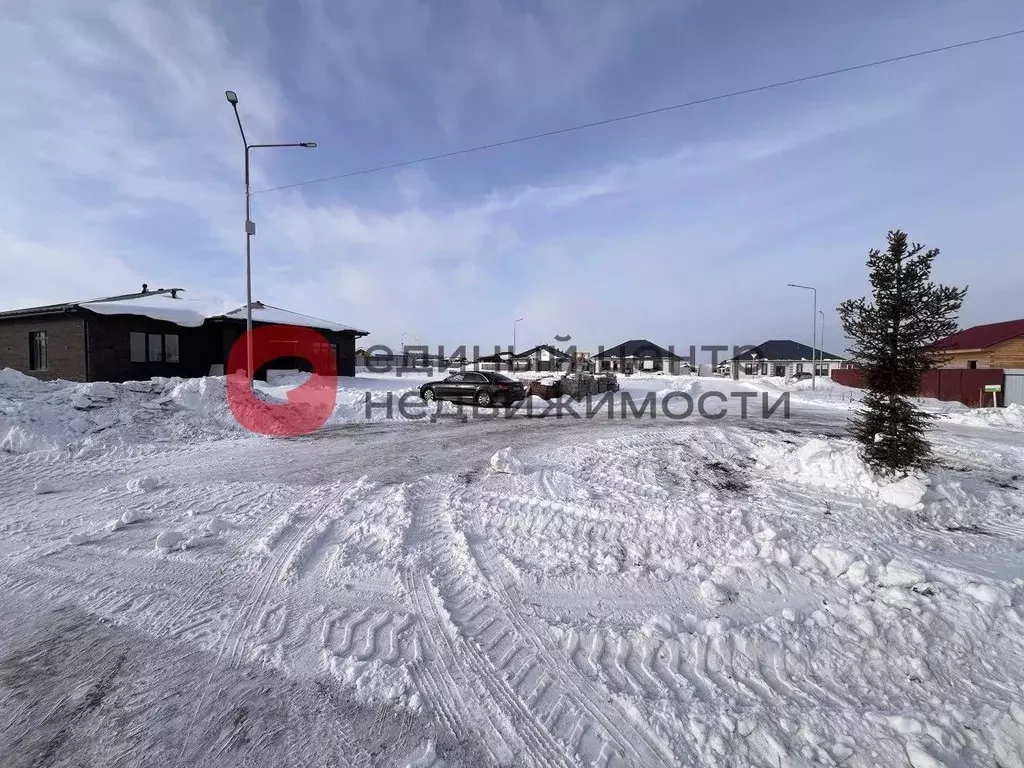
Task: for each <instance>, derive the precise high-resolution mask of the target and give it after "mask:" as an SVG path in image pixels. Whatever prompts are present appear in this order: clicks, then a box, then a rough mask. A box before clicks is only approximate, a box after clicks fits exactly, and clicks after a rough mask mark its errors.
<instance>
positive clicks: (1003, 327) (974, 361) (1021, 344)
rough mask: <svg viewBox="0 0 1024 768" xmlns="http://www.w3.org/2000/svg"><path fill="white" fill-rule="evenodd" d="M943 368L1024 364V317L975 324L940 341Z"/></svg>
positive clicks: (1001, 366)
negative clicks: (943, 354) (1021, 318)
mask: <svg viewBox="0 0 1024 768" xmlns="http://www.w3.org/2000/svg"><path fill="white" fill-rule="evenodd" d="M935 347H936V348H937V349H939V350H941V351H942V352H943V353H945V360H944V361H943V362H942V363H941V364H940V365H941V367H943V368H1024V320H1008V321H1006V322H1002V323H989V324H988V325H975V326H973V327H971V328H967V329H965V330H962V331H960V332H959V333H954V334H953V335H952V336H947V337H946V338H944V339H942V340H941V341H938V342H937V343H936V344H935Z"/></svg>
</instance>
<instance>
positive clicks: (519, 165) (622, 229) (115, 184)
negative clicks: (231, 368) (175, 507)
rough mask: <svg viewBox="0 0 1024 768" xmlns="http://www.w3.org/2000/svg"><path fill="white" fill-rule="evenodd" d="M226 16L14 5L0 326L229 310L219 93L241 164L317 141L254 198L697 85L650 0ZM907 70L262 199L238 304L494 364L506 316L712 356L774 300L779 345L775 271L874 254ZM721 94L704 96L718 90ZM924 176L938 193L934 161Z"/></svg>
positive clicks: (909, 117) (933, 98)
mask: <svg viewBox="0 0 1024 768" xmlns="http://www.w3.org/2000/svg"><path fill="white" fill-rule="evenodd" d="M240 8H241V6H238V7H234V8H232V7H231V4H230V3H229V4H228V5H223V6H221V5H218V6H215V7H214V6H210V5H209V4H208V3H205V2H201V1H200V0H181V2H176V3H172V4H163V5H159V4H158V5H154V4H152V3H148V2H144V1H143V0H113V2H110V3H76V2H71V1H70V0H63V1H59V0H55V2H53V3H48V4H46V6H45V8H44V7H43V6H41V5H40V4H38V3H31V2H28V0H23V1H22V2H16V3H14V4H11V6H10V9H9V11H8V10H5V13H6V14H7V16H6V18H5V24H4V25H3V26H2V27H0V65H2V66H0V119H2V120H3V121H4V131H5V138H4V142H3V143H2V144H0V152H2V153H3V161H4V165H5V170H6V172H5V174H3V175H2V176H0V305H2V306H5V307H10V306H16V305H24V304H27V303H34V302H45V301H58V300H65V299H69V298H72V299H73V298H80V297H82V296H92V295H101V294H104V293H117V292H121V291H125V290H131V289H133V288H134V287H136V286H137V285H139V284H140V283H141V282H143V281H145V282H148V283H150V284H151V285H156V284H161V285H167V284H178V285H182V286H184V287H186V288H193V289H203V290H207V291H212V292H215V293H218V294H221V295H224V296H225V298H228V299H234V300H235V301H239V297H240V294H241V288H242V287H243V286H244V282H243V279H242V263H243V261H242V255H243V253H244V251H243V248H244V242H245V240H244V235H243V232H242V206H243V204H244V200H243V196H242V185H241V170H242V169H241V166H242V147H241V140H240V138H239V136H238V133H237V130H238V129H237V125H236V124H235V120H234V116H233V114H232V111H231V109H230V108H229V107H228V105H227V103H226V102H225V101H224V97H223V91H224V89H225V88H233V89H235V90H236V91H238V93H239V95H240V97H241V99H242V103H241V110H242V114H243V119H244V121H245V126H246V130H247V132H248V135H249V136H250V138H251V139H252V140H255V141H276V140H289V139H292V138H295V139H304V138H307V136H308V137H311V138H316V139H319V140H320V141H321V146H320V148H318V149H317V150H315V151H314V152H305V151H303V152H299V151H293V150H282V151H278V150H266V151H263V150H259V151H256V152H254V153H253V169H252V170H253V182H254V187H255V188H256V189H260V188H265V187H272V186H277V185H280V184H283V183H287V182H289V181H293V180H297V179H303V178H312V177H321V176H326V175H330V174H332V173H335V172H341V171H345V170H349V169H352V168H358V167H366V166H372V165H375V164H378V163H386V162H389V161H393V160H396V159H402V158H404V157H408V156H415V155H418V154H431V153H433V152H436V151H438V150H442V151H443V150H444V149H449V148H457V147H459V146H462V145H465V144H473V143H477V142H480V141H487V140H490V139H492V138H505V137H507V136H510V135H515V134H516V133H520V132H532V131H534V130H537V129H538V128H540V129H543V128H546V127H557V126H560V125H566V124H572V123H575V122H582V121H585V120H586V119H588V118H589V117H590V116H604V115H607V114H616V113H620V112H624V111H630V109H632V108H634V107H635V102H634V100H633V90H634V89H642V88H645V87H648V88H649V90H648V91H645V98H648V99H654V98H655V97H656V102H655V103H659V102H660V103H664V102H667V101H671V100H673V99H677V100H678V98H679V94H678V93H677V92H676V91H675V90H674V87H675V86H674V83H673V82H672V81H673V80H674V79H675V78H676V75H675V74H673V73H674V72H675V70H673V69H672V67H673V66H678V67H681V68H682V66H683V63H686V62H689V63H690V64H693V62H698V63H702V64H704V63H707V62H708V61H713V59H707V58H706V57H705V58H699V57H698V56H697V54H696V53H693V54H692V56H693V59H692V60H691V59H690V58H688V57H690V56H691V51H690V49H686V50H682V49H680V51H676V50H675V49H671V50H670V49H665V50H663V51H660V52H659V50H658V49H652V50H647V49H646V48H645V49H643V50H640V48H641V47H642V46H641V42H638V41H645V40H647V38H646V37H645V35H648V34H653V33H654V32H657V31H658V28H659V27H660V26H662V25H664V26H666V31H665V34H664V35H663V36H662V37H661V38H660V39H661V41H662V42H663V43H664V42H665V41H666V40H668V41H669V42H671V40H670V38H672V35H673V34H675V33H674V32H672V30H675V31H677V32H678V31H680V30H682V31H687V30H688V29H689V27H688V26H687V25H688V24H690V23H691V19H692V18H694V14H693V11H692V9H691V8H690V6H689V5H687V6H685V7H684V6H680V5H679V4H675V3H669V2H662V1H661V0H659V1H658V2H654V3H644V4H641V5H640V6H637V7H635V8H634V7H632V6H627V5H624V4H622V3H619V2H615V1H614V0H599V2H594V3H580V4H574V3H554V4H551V3H544V4H540V3H538V4H536V5H535V6H532V7H531V6H522V5H518V4H510V3H501V2H497V1H496V0H481V1H480V2H476V1H475V0H473V1H470V0H462V2H461V3H460V4H455V5H447V4H436V3H428V2H426V1H425V0H396V3H395V4H387V6H386V7H385V6H384V5H381V4H374V3H364V2H358V1H357V0H345V2H338V3H333V2H330V3H329V2H326V0H302V2H301V3H299V4H298V6H297V10H291V11H289V13H288V14H287V15H282V14H281V8H280V7H278V6H273V5H257V6H255V7H253V8H248V10H247V12H246V13H241V12H239V9H240ZM699 10H700V9H698V11H699ZM706 10H707V9H705V11H706ZM584 11H585V12H584ZM696 16H697V17H699V16H700V13H697V14H696ZM669 22H671V24H669ZM652 30H653V32H652ZM670 33H671V34H670ZM680 34H681V33H680ZM666 35H667V37H666ZM698 36H699V35H698ZM693 37H694V35H689V37H688V38H687V39H690V40H692V39H693ZM702 50H703V49H702ZM677 53H678V57H677V58H672V57H673V56H675V55H676V54H677ZM727 53H728V51H727ZM702 55H704V54H703V53H702ZM723 55H725V54H723ZM651 56H654V58H650V57H651ZM658 56H665V57H667V58H665V59H664V61H662V59H659V58H657V57H658ZM638 61H639V62H641V64H642V66H641V65H640V64H637V62H638ZM670 65H671V66H670ZM631 67H632V68H631ZM702 71H704V70H702V69H700V67H697V69H693V68H692V67H690V68H688V69H685V71H684V69H680V70H679V74H680V77H682V76H684V75H685V77H686V78H693V77H695V75H694V72H702ZM921 71H922V72H923V74H921V75H920V76H918V77H914V78H908V79H905V80H899V81H896V80H894V81H893V82H892V83H890V84H888V85H887V86H886V88H885V89H879V88H878V87H877V86H878V83H879V82H880V80H864V81H863V82H860V81H857V82H847V81H843V82H839V81H836V82H830V83H828V84H827V85H828V87H826V84H825V83H824V82H822V83H819V84H816V85H815V86H814V87H813V88H811V87H810V86H808V87H807V88H803V87H801V88H800V89H796V90H794V91H790V92H785V93H784V92H783V91H781V90H780V91H778V92H773V93H772V94H771V95H770V98H769V95H768V94H765V95H764V97H763V98H761V97H758V98H757V99H752V100H747V101H742V100H738V99H737V100H734V101H730V102H729V103H728V104H725V103H723V104H722V105H719V106H716V107H708V108H706V109H705V108H696V109H694V110H684V111H682V112H679V113H673V115H674V116H665V117H664V118H655V119H651V120H649V121H637V122H635V123H630V124H623V125H622V126H619V127H617V128H616V131H615V132H602V131H600V130H599V131H597V132H583V133H579V134H571V135H567V136H565V137H561V138H559V139H557V140H551V141H549V140H541V141H538V142H532V143H529V144H523V145H519V146H518V147H515V148H509V149H508V150H501V151H495V152H483V153H478V154H475V155H471V156H465V157H464V158H458V159H455V160H452V161H443V162H439V163H435V164H425V165H422V166H416V167H410V168H405V169H402V170H401V171H398V172H395V173H383V174H377V175H373V176H365V177H353V178H350V179H346V180H344V181H343V182H337V183H329V184H320V185H312V186H306V187H297V188H293V189H288V190H284V191H280V192H274V193H267V194H259V195H256V196H255V197H254V198H253V218H254V219H255V221H256V222H257V225H258V234H257V236H256V238H255V239H254V240H253V242H252V245H253V263H254V286H255V297H256V298H258V299H262V300H264V301H268V302H270V303H273V304H277V305H281V306H290V307H295V308H296V309H299V310H301V311H306V312H310V313H311V314H315V315H319V316H323V317H330V318H333V319H337V320H339V321H340V322H345V323H349V324H352V325H357V326H360V327H366V328H369V329H370V330H372V331H373V332H374V334H373V340H374V341H377V340H381V341H384V342H390V343H396V342H397V339H398V337H399V336H400V334H401V333H402V332H407V333H415V334H416V335H418V336H419V337H420V338H422V339H424V340H429V341H430V343H445V344H449V345H450V344H452V343H466V344H473V343H480V344H484V345H490V344H493V343H495V341H499V342H500V341H503V340H505V339H506V337H507V336H509V335H510V332H509V330H508V326H509V324H510V318H514V317H518V316H520V315H523V316H526V317H527V319H526V320H524V321H523V323H522V324H520V326H519V330H520V335H521V339H530V340H531V341H543V340H545V339H550V338H552V337H553V335H554V334H555V333H571V334H573V336H574V339H577V340H579V342H580V344H581V345H584V346H594V347H596V345H598V344H611V343H617V342H619V341H622V340H623V338H628V337H633V336H637V337H643V336H647V337H651V338H652V340H654V341H658V342H659V343H665V344H669V343H690V342H688V341H686V340H687V339H694V337H696V339H694V342H693V343H701V342H704V341H705V340H707V339H708V338H709V337H716V336H717V335H719V334H720V333H723V331H716V330H715V329H714V328H708V327H707V324H708V322H709V321H708V320H707V318H708V317H709V316H715V317H723V318H724V320H723V321H722V322H723V323H725V324H727V325H729V327H730V328H739V327H741V326H742V325H743V324H744V323H746V324H747V325H749V324H751V323H755V320H754V318H753V316H752V313H751V312H749V311H741V312H739V313H737V314H736V316H735V317H732V316H731V315H730V314H729V313H728V312H725V313H722V311H721V307H722V306H726V307H731V306H732V304H733V303H738V304H739V305H740V306H742V307H747V306H762V305H765V304H767V306H768V307H769V310H767V311H766V312H765V316H764V317H763V318H762V317H760V316H758V317H757V320H756V323H755V324H756V326H757V328H758V331H759V332H760V331H761V330H766V329H767V328H769V327H771V328H778V329H779V330H778V334H779V335H785V334H786V328H787V327H788V325H787V323H788V322H789V318H790V316H791V315H792V316H795V310H791V309H790V305H791V304H792V303H793V302H792V301H791V297H790V298H783V299H777V298H775V295H774V293H772V291H775V290H776V289H775V288H774V287H772V286H774V285H775V284H776V283H780V282H781V284H782V285H784V283H785V282H786V281H787V280H785V279H783V280H781V281H780V279H779V275H776V274H773V273H772V271H771V270H772V269H774V270H776V271H782V270H789V271H794V270H797V269H799V270H800V271H801V274H802V275H803V274H806V273H810V276H809V277H807V278H806V279H812V278H814V279H818V280H820V281H821V283H822V285H823V293H824V291H825V288H824V286H826V285H827V284H828V283H827V281H829V280H834V281H835V285H837V286H838V287H837V288H836V290H839V289H840V288H841V289H844V290H845V286H846V285H847V284H848V283H849V281H850V275H851V274H852V272H851V271H850V270H851V269H852V268H850V267H845V266H844V267H842V268H839V267H832V268H831V272H829V271H828V270H827V269H826V268H825V267H822V266H821V264H822V263H826V262H827V260H826V259H823V258H821V257H820V256H819V255H818V254H820V253H822V252H825V253H831V250H830V249H834V248H835V245H834V243H833V242H830V240H831V238H832V237H833V233H834V232H840V233H842V234H849V233H851V232H854V231H855V230H858V231H859V230H860V229H863V228H865V227H867V226H870V227H872V228H874V227H877V228H878V230H879V232H884V226H885V225H887V224H890V222H888V221H884V222H883V219H887V218H891V217H892V216H893V215H894V211H899V210H902V209H901V208H900V206H901V205H903V202H904V201H903V200H898V201H897V202H895V203H894V196H895V195H896V194H897V187H898V185H896V184H894V183H889V184H886V185H883V187H882V193H884V194H882V193H880V192H879V189H878V188H877V187H878V182H877V175H876V174H879V173H880V172H884V171H885V170H886V168H885V166H886V164H890V165H893V166H894V167H895V166H897V165H898V164H899V163H900V162H901V161H902V156H910V155H911V154H913V151H914V150H915V148H916V147H917V145H918V144H921V143H922V140H921V139H919V138H918V137H923V139H924V140H928V139H931V140H933V141H938V140H939V139H938V138H932V137H938V136H939V135H940V132H941V129H942V127H943V126H942V125H941V124H939V123H936V122H935V120H934V114H935V113H934V110H935V109H936V104H938V103H939V102H945V101H946V100H947V98H948V97H949V96H950V91H949V76H948V72H945V71H940V70H939V69H938V68H934V67H932V68H928V69H924V68H922V70H921ZM652 73H653V74H652ZM714 74H715V73H714V72H711V71H710V70H708V83H707V85H706V86H702V87H705V88H707V89H709V90H712V91H713V90H714V88H715V87H716V84H717V82H718V81H714V80H713V78H712V75H714ZM655 75H657V76H655ZM887 77H888V75H887ZM964 78H965V80H966V79H967V78H966V75H965V76H964ZM653 81H658V82H660V83H662V84H664V83H666V82H667V83H668V84H669V86H672V88H669V90H666V91H658V90H657V89H656V87H655V86H654V85H652V84H651V83H652V82H653ZM858 83H859V84H858ZM960 86H961V87H963V88H972V89H973V90H972V95H974V96H975V98H976V100H977V105H976V110H977V111H979V112H981V111H984V105H985V104H988V105H989V107H990V109H989V113H991V114H993V115H996V114H997V111H993V110H992V108H991V102H990V101H987V100H986V99H988V98H989V97H988V96H986V95H985V94H986V93H987V91H986V90H985V89H984V88H980V89H979V88H977V87H975V86H973V85H972V84H970V83H966V84H963V83H961V84H960ZM939 88H943V89H944V90H942V91H941V94H942V96H943V99H941V100H940V99H938V98H937V95H936V94H937V93H940V91H939V90H938V89H939ZM924 115H927V116H928V119H929V121H930V122H929V123H928V125H927V131H926V132H922V131H923V130H924V128H925V124H924V122H923V119H922V116H924ZM1009 117H1010V116H1009V115H1003V122H1002V123H997V122H993V123H991V125H1000V124H1005V125H1008V126H1009V125H1012V124H1013V121H1012V120H1010V119H1008V118H1009ZM990 130H991V129H990ZM307 131H308V133H307ZM962 143H963V142H961V144H962ZM886 147H890V148H891V149H889V150H888V152H889V154H888V155H885V156H884V160H883V159H882V157H883V154H884V153H883V150H884V148H886ZM901 153H902V154H901ZM933 154H934V153H933ZM929 162H931V161H930V160H929ZM873 164H877V166H878V167H874V165H873ZM913 169H914V166H910V165H907V166H906V168H904V169H903V170H902V171H901V172H902V173H904V174H907V173H909V172H910V171H912V170H913ZM925 170H926V171H927V172H928V173H930V174H932V175H933V177H934V176H937V175H941V167H939V166H937V165H935V163H934V162H931V165H928V166H927V167H926V168H925ZM917 172H918V174H920V172H921V168H920V167H917ZM918 177H920V176H918ZM931 194H932V197H935V195H936V194H937V193H934V192H932V193H931ZM905 197H906V198H907V199H908V200H910V198H912V197H914V196H911V195H906V196H905ZM911 203H912V200H910V202H908V203H907V210H911V208H910V204H911ZM944 204H949V201H948V200H946V201H944ZM977 204H978V205H981V202H980V198H979V201H978V203H977ZM914 213H915V214H916V212H914ZM922 215H923V214H922ZM929 215H931V216H932V218H933V219H934V217H935V215H936V214H929ZM1005 215H1009V214H1005ZM961 224H963V222H962V221H961ZM964 226H966V225H964ZM872 231H873V230H872ZM859 243H860V241H856V248H855V249H854V250H855V251H856V254H858V255H857V258H856V260H855V261H857V263H856V264H855V268H856V269H857V270H861V268H862V259H861V258H860V256H859V254H860V253H861V251H860V244H859ZM940 244H941V243H940ZM833 273H834V277H833V276H830V275H832V274H833ZM815 275H816V277H815ZM801 279H803V278H801ZM722 282H729V283H730V285H731V287H730V288H729V289H728V290H729V296H730V299H729V301H727V302H725V303H724V304H720V303H719V301H720V300H719V299H718V298H716V297H717V296H718V294H719V292H720V291H722V290H723V288H722V287H721V286H720V285H719V283H722ZM702 324H703V327H702ZM731 332H732V331H730V333H731ZM711 340H712V341H717V340H718V339H717V338H712V339H711ZM726 341H727V342H729V343H731V342H732V341H735V340H734V339H731V338H730V339H727V340H726ZM738 341H750V339H738Z"/></svg>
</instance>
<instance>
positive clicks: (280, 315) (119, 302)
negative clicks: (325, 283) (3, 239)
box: [0, 288, 369, 336]
mask: <svg viewBox="0 0 1024 768" xmlns="http://www.w3.org/2000/svg"><path fill="white" fill-rule="evenodd" d="M184 293H185V291H184V290H183V289H181V288H160V289H157V290H154V291H145V292H142V293H126V294H122V295H120V296H107V297H105V298H99V299H90V300H88V301H78V302H67V303H64V304H48V305H45V306H40V307H27V308H25V309H15V310H10V311H8V312H0V319H3V318H8V317H20V316H28V315H40V314H55V313H60V312H72V311H74V310H76V309H84V310H87V311H89V312H94V313H96V314H98V315H141V316H144V317H149V318H152V319H154V320H163V321H166V322H169V323H174V324H175V325H181V326H184V327H187V328H197V327H199V326H201V325H202V324H203V323H205V322H206V321H207V320H213V321H223V320H232V321H234V320H241V321H244V320H245V319H246V312H245V305H244V304H243V305H242V306H241V307H237V306H232V305H230V304H226V303H224V302H221V301H215V300H209V299H201V298H193V297H191V296H183V295H182V294H184ZM252 319H253V322H256V323H267V324H273V325H295V326H302V327H308V328H317V329H319V330H325V331H335V332H345V331H348V332H351V333H354V334H355V335H357V336H366V335H368V333H369V332H368V331H363V330H360V329H358V328H352V327H351V326H348V325H342V324H340V323H335V322H332V321H330V320H324V319H322V318H318V317H311V316H310V315H303V314H300V313H298V312H291V311H289V310H286V309H281V308H280V307H274V306H271V305H269V304H263V303H262V302H259V301H254V302H253V303H252Z"/></svg>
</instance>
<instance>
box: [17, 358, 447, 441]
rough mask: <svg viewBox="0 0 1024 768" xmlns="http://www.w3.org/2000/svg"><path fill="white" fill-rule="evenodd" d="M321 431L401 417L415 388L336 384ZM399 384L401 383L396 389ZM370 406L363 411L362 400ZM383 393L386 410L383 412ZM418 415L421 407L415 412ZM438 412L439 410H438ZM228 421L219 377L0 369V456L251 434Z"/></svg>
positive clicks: (268, 394) (275, 396)
mask: <svg viewBox="0 0 1024 768" xmlns="http://www.w3.org/2000/svg"><path fill="white" fill-rule="evenodd" d="M304 380H305V376H304V375H298V376H284V377H278V378H276V379H274V380H273V382H272V383H270V384H266V383H263V382H257V384H256V388H255V392H256V396H257V400H256V403H255V404H254V405H253V407H254V408H261V407H266V408H268V410H269V407H270V406H272V405H274V404H276V403H284V402H286V399H287V394H288V392H289V391H290V390H291V389H293V388H294V387H295V386H297V385H299V384H301V383H302V381H304ZM341 381H342V382H343V383H342V386H340V387H339V389H338V396H337V401H336V404H335V408H334V411H333V413H332V414H331V416H330V417H329V418H328V421H327V424H326V425H325V426H332V425H338V424H347V423H352V422H360V421H383V420H385V419H391V418H393V419H403V418H407V417H408V416H409V415H412V416H415V415H416V413H415V412H414V411H413V410H411V409H410V411H409V413H408V414H403V413H402V412H401V410H400V409H399V408H398V398H399V397H401V396H402V395H403V394H406V393H409V395H410V400H411V401H413V402H415V401H416V400H417V398H415V397H413V396H414V395H415V392H416V390H415V387H411V386H410V387H404V388H402V389H396V388H395V384H394V383H392V385H391V386H390V387H387V386H386V385H384V384H383V383H382V382H381V381H379V380H362V379H343V380H341ZM399 386H402V384H399ZM368 393H369V397H370V398H371V400H372V401H373V403H374V404H375V405H376V406H379V407H374V408H370V409H369V412H367V407H366V398H367V395H368ZM389 395H390V397H391V401H392V408H391V409H388V408H387V407H386V405H387V399H388V396H389ZM421 410H422V409H421ZM444 410H445V409H444V408H443V409H442V412H444ZM252 435H253V433H251V432H249V431H248V430H246V429H245V428H244V427H242V426H241V425H239V424H238V422H237V421H236V420H235V417H234V415H233V414H232V412H231V409H230V408H229V406H228V401H227V380H226V378H225V377H223V376H207V377H203V378H197V379H181V378H154V379H150V380H148V381H130V382H125V383H124V384H111V383H109V382H91V383H88V384H81V383H75V382H69V381H61V380H58V381H40V380H38V379H35V378H33V377H31V376H26V375H24V374H21V373H18V372H17V371H13V370H10V369H2V370H0V451H2V452H5V453H15V454H22V453H31V452H34V451H60V452H65V453H71V454H74V455H79V454H81V452H82V451H91V450H93V449H97V450H102V449H106V448H110V447H115V446H118V445H133V444H140V443H149V442H164V443H166V442H194V441H205V440H217V439H224V438H233V437H237V438H241V437H247V436H252Z"/></svg>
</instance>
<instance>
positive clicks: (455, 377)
mask: <svg viewBox="0 0 1024 768" xmlns="http://www.w3.org/2000/svg"><path fill="white" fill-rule="evenodd" d="M465 378H466V374H464V373H453V374H452V375H451V376H449V377H448V379H447V381H451V382H456V381H462V380H463V379H465Z"/></svg>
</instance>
